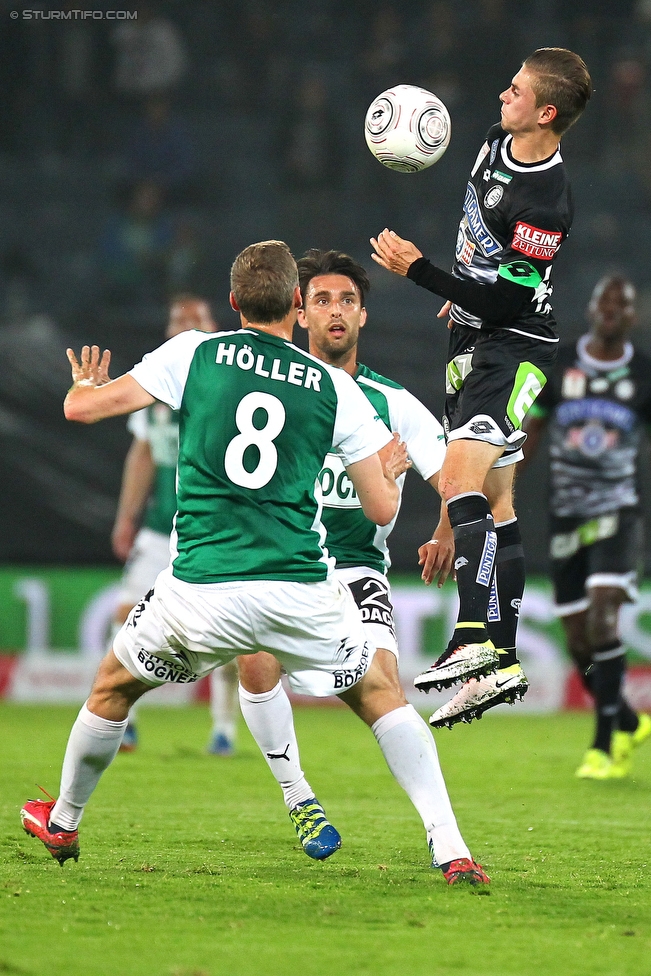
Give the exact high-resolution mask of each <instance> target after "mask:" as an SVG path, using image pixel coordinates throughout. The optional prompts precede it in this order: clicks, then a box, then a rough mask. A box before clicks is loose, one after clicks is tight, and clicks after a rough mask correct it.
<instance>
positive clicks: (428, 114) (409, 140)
mask: <svg viewBox="0 0 651 976" xmlns="http://www.w3.org/2000/svg"><path fill="white" fill-rule="evenodd" d="M450 128H451V126H450V116H449V115H448V110H447V109H446V107H445V105H444V104H443V102H442V101H441V99H440V98H437V97H436V95H433V94H432V92H429V91H426V90H425V89H424V88H417V87H416V86H415V85H396V86H395V88H388V89H387V91H385V92H382V94H381V95H378V97H377V98H376V99H374V101H373V102H371V105H370V107H369V110H368V112H367V113H366V119H365V121H364V135H365V136H366V145H367V146H368V148H369V149H370V150H371V152H372V153H373V155H374V156H375V158H376V159H379V160H380V162H381V163H382V165H383V166H388V167H389V169H395V170H397V171H398V172H399V173H417V172H418V171H419V170H421V169H427V167H428V166H431V165H432V164H433V163H435V162H437V160H439V159H440V158H441V156H442V155H443V153H444V152H445V150H446V149H447V148H448V143H449V142H450Z"/></svg>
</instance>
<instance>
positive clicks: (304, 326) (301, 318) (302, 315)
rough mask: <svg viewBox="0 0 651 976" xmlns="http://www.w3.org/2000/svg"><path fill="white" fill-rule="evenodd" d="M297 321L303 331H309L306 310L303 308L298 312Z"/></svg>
mask: <svg viewBox="0 0 651 976" xmlns="http://www.w3.org/2000/svg"><path fill="white" fill-rule="evenodd" d="M296 320H297V322H298V324H299V325H300V327H301V328H302V329H307V319H306V318H305V309H304V308H303V307H302V306H301V308H298V309H297V310H296Z"/></svg>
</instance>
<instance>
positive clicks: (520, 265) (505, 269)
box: [497, 261, 542, 288]
mask: <svg viewBox="0 0 651 976" xmlns="http://www.w3.org/2000/svg"><path fill="white" fill-rule="evenodd" d="M497 273H498V275H499V277H500V278H506V280H507V281H513V282H515V284H516V285H525V287H527V288H537V287H538V285H539V284H540V282H541V281H542V278H541V277H540V275H539V274H538V272H537V271H536V269H535V268H534V266H533V265H532V264H529V262H528V261H511V263H510V264H501V265H500V267H499V270H498V272H497Z"/></svg>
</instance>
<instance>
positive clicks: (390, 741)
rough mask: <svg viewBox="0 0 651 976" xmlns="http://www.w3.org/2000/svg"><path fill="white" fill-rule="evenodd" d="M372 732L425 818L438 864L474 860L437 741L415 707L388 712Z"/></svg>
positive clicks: (399, 781)
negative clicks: (454, 808) (462, 831)
mask: <svg viewBox="0 0 651 976" xmlns="http://www.w3.org/2000/svg"><path fill="white" fill-rule="evenodd" d="M372 732H373V735H374V736H375V738H376V739H377V742H378V745H379V747H380V749H381V750H382V754H383V756H384V758H385V759H386V762H387V766H388V767H389V769H390V770H391V772H392V773H393V775H394V776H395V778H396V780H397V781H398V783H399V784H400V786H402V788H403V790H404V791H405V793H406V794H407V796H408V797H409V799H410V800H411V802H412V803H413V804H414V806H415V807H416V809H417V810H418V812H419V814H420V816H421V818H422V821H423V825H424V827H425V830H426V831H427V838H428V841H429V840H431V841H432V842H433V844H432V846H433V848H434V860H435V861H436V863H437V864H446V863H447V862H448V861H454V860H456V858H458V857H470V851H469V850H468V848H467V847H466V844H465V842H464V840H463V837H462V836H461V834H460V832H459V828H458V827H457V821H456V819H455V816H454V813H453V811H452V806H451V804H450V799H449V797H448V791H447V789H446V786H445V780H444V779H443V773H442V772H441V767H440V765H439V757H438V753H437V751H436V745H435V744H434V739H433V738H432V734H431V732H430V730H429V728H428V727H427V724H426V723H425V722H424V721H423V719H422V718H421V717H420V715H419V714H418V712H417V711H416V709H415V708H414V707H413V705H403V706H402V707H401V708H395V709H393V711H391V712H387V714H386V715H383V716H382V718H379V719H378V720H377V722H375V723H374V724H373V726H372Z"/></svg>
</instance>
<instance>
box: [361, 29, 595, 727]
mask: <svg viewBox="0 0 651 976" xmlns="http://www.w3.org/2000/svg"><path fill="white" fill-rule="evenodd" d="M591 90H592V88H591V81H590V75H589V74H588V70H587V68H586V66H585V64H584V62H583V60H582V59H581V58H580V57H579V56H578V55H577V54H574V53H573V52H572V51H567V50H565V49H564V48H541V49H540V50H538V51H535V52H534V53H533V54H532V55H531V56H530V57H529V58H527V60H526V61H525V62H524V63H523V65H522V68H521V69H520V71H518V73H517V74H516V75H515V77H514V78H513V81H512V82H511V85H510V86H509V87H508V88H507V89H506V91H504V92H502V94H501V95H500V100H501V102H502V120H501V124H500V125H495V126H493V127H492V128H491V129H490V130H489V132H488V135H487V138H486V142H485V143H484V145H483V146H482V148H481V149H480V151H479V154H478V156H477V159H476V161H475V164H474V166H473V169H472V172H471V174H470V180H469V181H468V185H467V188H466V195H465V199H464V203H463V217H462V219H461V224H460V226H459V234H458V237H457V246H456V258H455V262H454V267H453V272H452V274H448V273H447V272H445V271H442V270H441V269H440V268H437V267H435V266H434V265H432V264H430V262H429V261H428V260H427V259H426V258H424V257H423V255H422V253H421V251H419V250H418V248H417V247H416V246H415V245H414V244H412V243H411V242H410V241H407V240H403V239H402V238H400V237H398V235H397V234H395V233H394V232H393V231H390V230H386V229H385V230H383V231H382V233H381V234H380V235H379V236H378V238H377V240H376V239H375V238H372V239H371V243H372V245H373V247H374V249H375V252H376V253H375V254H374V255H373V257H374V259H375V260H376V261H377V263H378V264H380V265H382V267H384V268H386V269H387V270H389V271H394V272H395V273H396V274H401V275H406V276H407V277H409V278H411V279H412V281H414V282H415V283H416V284H417V285H421V286H422V287H423V288H427V289H428V290H429V291H432V292H434V294H436V295H440V296H441V297H442V298H445V299H447V302H446V304H445V305H444V306H443V308H442V309H441V311H440V312H439V317H444V316H446V315H447V314H448V312H449V315H450V321H449V323H448V326H449V328H450V329H451V334H450V349H449V356H448V364H447V374H446V392H447V400H446V409H445V412H446V416H445V423H446V428H447V437H448V446H447V451H446V456H445V461H444V462H443V467H442V469H441V479H440V491H441V494H442V496H443V497H444V499H445V501H446V502H447V506H448V511H449V514H450V522H451V523H452V526H453V528H454V539H455V548H456V562H455V568H456V571H457V584H458V588H459V602H460V609H459V617H458V621H457V624H456V627H455V630H454V635H453V637H452V639H451V641H450V643H449V644H448V647H447V649H446V650H445V652H444V653H443V654H442V655H441V657H440V658H439V659H438V661H436V663H435V664H434V665H432V667H431V668H429V669H428V670H427V671H425V672H424V673H423V674H421V675H419V676H418V677H417V678H416V680H415V684H416V687H418V688H421V689H423V690H424V691H428V690H429V689H430V688H433V687H437V688H441V687H443V688H447V687H450V686H451V685H453V684H455V683H457V682H465V683H464V684H463V685H462V687H461V689H460V690H459V691H458V692H457V694H456V695H455V696H454V698H453V699H452V700H451V701H450V702H448V703H447V704H446V705H444V706H443V707H442V708H440V709H438V711H436V712H435V713H434V715H432V717H431V718H430V724H432V725H434V726H442V725H447V726H451V725H453V724H454V723H455V722H458V721H460V720H465V721H470V720H471V719H473V718H478V717H479V716H480V715H482V713H483V712H485V711H486V710H487V709H488V708H491V707H493V706H494V705H497V704H499V703H500V702H504V701H511V702H512V701H515V699H516V698H521V697H522V696H523V695H524V693H525V692H526V690H527V687H528V684H527V679H526V677H525V674H524V672H523V671H522V668H521V667H520V664H519V662H518V659H517V654H516V630H517V622H518V614H519V609H520V601H521V599H522V593H523V590H524V579H525V568H524V555H523V552H522V542H521V539H520V532H519V529H518V523H517V518H516V515H515V511H514V508H513V499H512V489H513V471H514V465H515V463H516V462H517V461H518V460H520V459H521V458H522V450H521V448H522V444H523V442H524V440H525V437H526V434H524V433H523V432H522V421H523V420H524V417H525V415H526V413H527V411H528V410H529V408H530V407H531V405H532V403H533V402H534V400H535V399H536V397H537V396H538V394H539V393H540V391H541V390H542V388H543V386H544V385H545V383H546V382H547V376H548V375H549V372H550V369H551V367H552V365H553V362H554V359H555V357H556V348H557V343H558V336H557V333H556V330H555V327H554V326H555V322H554V317H553V315H552V308H551V304H550V301H549V299H550V295H551V291H552V284H551V271H552V266H553V262H554V259H555V257H556V255H557V253H558V249H559V248H560V246H561V244H562V242H563V241H564V240H565V238H566V237H567V235H568V233H569V230H570V226H571V224H572V216H573V206H572V197H571V192H570V186H569V182H568V178H567V175H566V172H565V167H564V165H563V160H562V157H561V154H560V151H559V142H560V138H561V136H562V134H563V133H564V132H565V131H566V130H567V129H568V128H569V127H570V126H571V125H572V124H573V123H574V122H576V120H577V119H578V118H579V116H580V115H581V113H582V112H583V109H584V108H585V106H586V104H587V102H588V99H589V98H590V95H591ZM427 568H428V567H427V562H426V563H425V567H424V574H423V575H424V577H425V578H427ZM475 678H476V679H478V680H473V679H475Z"/></svg>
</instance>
